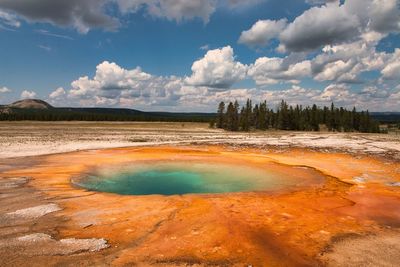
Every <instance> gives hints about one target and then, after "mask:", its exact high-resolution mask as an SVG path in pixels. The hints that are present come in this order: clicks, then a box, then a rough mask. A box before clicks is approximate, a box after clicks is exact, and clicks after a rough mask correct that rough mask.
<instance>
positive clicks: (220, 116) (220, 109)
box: [217, 102, 225, 128]
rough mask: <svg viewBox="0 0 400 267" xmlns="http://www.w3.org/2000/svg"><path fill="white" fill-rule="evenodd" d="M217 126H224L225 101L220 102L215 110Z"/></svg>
mask: <svg viewBox="0 0 400 267" xmlns="http://www.w3.org/2000/svg"><path fill="white" fill-rule="evenodd" d="M217 128H225V103H224V102H221V103H219V106H218V111H217Z"/></svg>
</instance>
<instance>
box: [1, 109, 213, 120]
mask: <svg viewBox="0 0 400 267" xmlns="http://www.w3.org/2000/svg"><path fill="white" fill-rule="evenodd" d="M214 117H215V114H202V113H198V114H197V113H167V112H138V113H129V111H124V110H120V111H113V110H107V109H98V110H97V109H68V108H65V109H64V108H53V109H49V110H39V109H18V108H13V109H8V111H7V112H4V111H3V112H2V110H1V109H0V121H23V120H27V121H122V122H123V121H139V122H143V121H150V122H153V121H154V122H205V123H208V122H209V121H210V119H213V118H214Z"/></svg>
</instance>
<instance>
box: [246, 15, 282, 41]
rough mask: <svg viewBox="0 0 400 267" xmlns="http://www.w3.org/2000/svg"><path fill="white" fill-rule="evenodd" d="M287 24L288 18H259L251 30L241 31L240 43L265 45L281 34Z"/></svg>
mask: <svg viewBox="0 0 400 267" xmlns="http://www.w3.org/2000/svg"><path fill="white" fill-rule="evenodd" d="M286 24H287V20H286V19H281V20H277V21H275V20H259V21H257V22H256V23H255V24H254V25H253V26H252V27H251V28H250V29H249V30H247V31H243V32H242V33H241V35H240V38H239V43H241V44H246V45H248V46H265V45H267V44H268V42H269V41H270V40H271V39H274V38H276V37H278V36H279V34H280V32H281V31H282V30H283V29H285V27H286Z"/></svg>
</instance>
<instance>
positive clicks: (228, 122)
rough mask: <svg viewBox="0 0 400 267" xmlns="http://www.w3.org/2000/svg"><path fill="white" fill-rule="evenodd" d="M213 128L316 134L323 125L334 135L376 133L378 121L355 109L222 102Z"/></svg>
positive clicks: (367, 113)
mask: <svg viewBox="0 0 400 267" xmlns="http://www.w3.org/2000/svg"><path fill="white" fill-rule="evenodd" d="M210 125H211V126H212V127H217V128H221V129H226V130H229V131H249V130H251V129H258V130H267V129H278V130H292V131H319V130H320V127H322V126H325V127H326V128H327V130H329V131H335V132H354V131H357V132H363V133H379V132H380V129H379V122H378V121H376V120H374V119H373V118H372V117H371V116H370V114H369V112H368V110H367V111H361V112H359V111H357V110H356V108H355V107H354V108H353V109H352V110H347V109H345V108H343V107H340V108H339V107H335V105H334V104H333V103H332V104H331V106H330V107H326V106H324V107H317V105H315V104H314V105H312V106H311V107H310V106H306V107H303V106H301V105H296V106H291V105H288V104H287V102H286V101H284V100H282V101H281V103H280V104H279V106H278V108H277V109H276V110H274V109H270V108H268V105H267V102H266V101H264V102H261V103H258V104H256V105H254V106H253V103H252V101H251V100H250V99H248V100H247V102H246V104H245V105H244V106H242V107H240V105H239V103H238V102H237V101H234V102H229V103H228V104H227V105H226V104H225V103H224V102H221V103H220V104H219V106H218V110H217V117H216V119H215V120H214V121H212V122H211V123H210Z"/></svg>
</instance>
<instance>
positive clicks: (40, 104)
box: [7, 99, 53, 109]
mask: <svg viewBox="0 0 400 267" xmlns="http://www.w3.org/2000/svg"><path fill="white" fill-rule="evenodd" d="M7 107H9V108H21V109H52V108H53V106H51V105H50V104H49V103H47V102H45V101H43V100H40V99H24V100H19V101H17V102H14V103H12V104H10V105H7Z"/></svg>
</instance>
